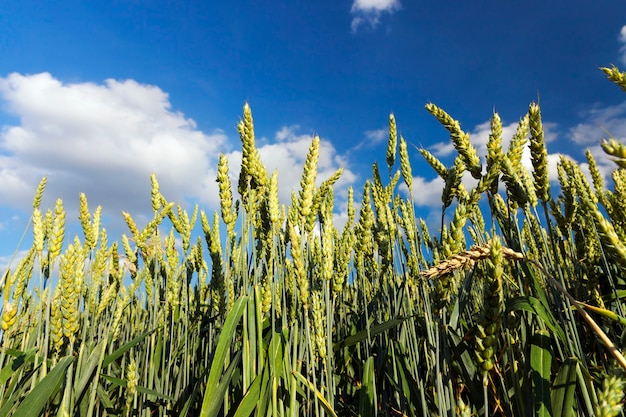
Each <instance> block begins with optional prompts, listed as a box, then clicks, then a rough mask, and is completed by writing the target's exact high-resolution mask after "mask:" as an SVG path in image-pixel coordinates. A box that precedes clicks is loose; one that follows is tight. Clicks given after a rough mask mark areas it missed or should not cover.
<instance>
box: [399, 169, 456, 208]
mask: <svg viewBox="0 0 626 417" xmlns="http://www.w3.org/2000/svg"><path fill="white" fill-rule="evenodd" d="M444 185H445V183H444V181H443V179H441V177H437V178H434V179H432V180H427V179H426V178H424V177H413V188H412V190H411V191H412V194H413V201H414V202H415V205H416V206H418V207H428V208H432V209H441V207H442V205H443V203H442V202H441V193H442V192H443V187H444ZM400 189H401V190H402V191H403V192H407V186H406V185H405V184H404V183H402V184H401V185H400Z"/></svg>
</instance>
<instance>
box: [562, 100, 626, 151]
mask: <svg viewBox="0 0 626 417" xmlns="http://www.w3.org/2000/svg"><path fill="white" fill-rule="evenodd" d="M582 117H583V122H581V123H579V124H577V125H576V126H574V127H573V128H571V129H570V130H569V138H570V139H571V140H572V141H573V142H574V143H576V144H577V145H582V146H587V145H592V146H593V145H597V144H598V143H600V141H601V140H602V139H603V138H606V137H607V136H608V135H609V134H610V135H611V136H613V137H614V138H615V139H617V140H621V141H624V140H626V102H623V103H621V104H618V105H615V106H607V107H599V106H595V107H593V108H592V109H590V110H589V111H588V112H586V113H585V114H583V115H582Z"/></svg>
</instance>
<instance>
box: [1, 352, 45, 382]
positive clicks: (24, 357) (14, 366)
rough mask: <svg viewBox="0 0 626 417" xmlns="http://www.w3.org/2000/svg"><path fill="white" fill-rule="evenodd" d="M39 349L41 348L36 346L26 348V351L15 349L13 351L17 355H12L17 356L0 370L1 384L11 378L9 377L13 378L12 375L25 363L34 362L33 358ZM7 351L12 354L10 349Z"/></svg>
mask: <svg viewBox="0 0 626 417" xmlns="http://www.w3.org/2000/svg"><path fill="white" fill-rule="evenodd" d="M38 349H39V348H36V347H34V348H31V349H28V350H26V351H24V352H21V351H13V353H16V355H12V356H15V359H13V360H12V361H11V362H9V363H8V364H7V365H6V366H5V367H4V368H2V370H1V371H0V385H4V384H5V383H6V382H7V381H8V380H9V378H11V376H12V375H13V374H14V373H15V371H17V370H18V369H20V368H21V367H22V366H23V365H24V364H25V363H31V362H33V360H34V359H35V356H36V352H37V350H38ZM7 353H8V354H11V353H10V352H8V351H7Z"/></svg>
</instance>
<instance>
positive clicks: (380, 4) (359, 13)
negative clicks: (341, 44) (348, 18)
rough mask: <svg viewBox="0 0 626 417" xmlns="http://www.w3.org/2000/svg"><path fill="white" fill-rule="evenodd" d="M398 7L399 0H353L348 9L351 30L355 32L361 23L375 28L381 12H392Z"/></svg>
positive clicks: (378, 22)
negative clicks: (350, 17)
mask: <svg viewBox="0 0 626 417" xmlns="http://www.w3.org/2000/svg"><path fill="white" fill-rule="evenodd" d="M400 7H401V5H400V1H399V0H354V2H353V3H352V9H351V10H350V13H351V14H352V16H353V17H352V25H351V27H352V32H353V33H354V32H357V31H358V30H359V28H360V27H362V26H363V25H365V26H369V27H370V28H372V29H376V27H377V26H378V25H379V24H380V18H381V16H382V15H383V14H385V13H388V14H393V13H395V12H396V11H398V10H399V9H400Z"/></svg>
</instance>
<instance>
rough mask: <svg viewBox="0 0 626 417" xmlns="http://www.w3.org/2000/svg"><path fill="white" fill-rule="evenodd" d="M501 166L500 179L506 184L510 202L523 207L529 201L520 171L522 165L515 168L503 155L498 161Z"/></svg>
mask: <svg viewBox="0 0 626 417" xmlns="http://www.w3.org/2000/svg"><path fill="white" fill-rule="evenodd" d="M500 164H501V165H500V166H501V167H502V174H503V175H502V180H503V181H504V183H505V184H506V191H507V194H508V195H509V197H510V199H511V200H512V202H514V203H515V204H517V205H518V206H520V207H524V206H525V205H526V204H528V202H529V196H528V192H527V190H526V187H525V186H524V183H523V178H522V177H521V175H520V173H521V170H522V168H523V167H522V166H521V165H519V166H518V168H517V169H516V168H515V166H514V165H513V163H512V161H511V160H510V159H509V158H508V157H506V156H505V157H503V158H502V160H501V161H500Z"/></svg>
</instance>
